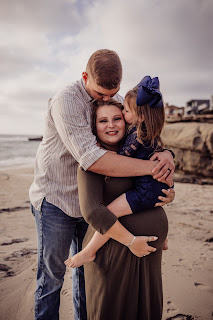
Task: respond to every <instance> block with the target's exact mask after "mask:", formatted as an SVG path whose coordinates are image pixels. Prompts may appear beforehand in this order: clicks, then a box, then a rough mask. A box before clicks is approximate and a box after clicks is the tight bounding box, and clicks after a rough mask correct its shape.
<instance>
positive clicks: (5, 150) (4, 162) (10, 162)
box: [0, 134, 40, 168]
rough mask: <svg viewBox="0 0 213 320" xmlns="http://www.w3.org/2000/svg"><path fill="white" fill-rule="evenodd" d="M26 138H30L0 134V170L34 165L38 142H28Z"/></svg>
mask: <svg viewBox="0 0 213 320" xmlns="http://www.w3.org/2000/svg"><path fill="white" fill-rule="evenodd" d="M34 137H35V136H34ZM28 138H32V136H30V135H2V134H0V168H2V167H15V166H23V165H26V166H32V165H33V164H34V161H35V155H36V152H37V149H38V146H39V143H40V141H29V140H28Z"/></svg>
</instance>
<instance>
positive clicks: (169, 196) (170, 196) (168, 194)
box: [155, 188, 175, 207]
mask: <svg viewBox="0 0 213 320" xmlns="http://www.w3.org/2000/svg"><path fill="white" fill-rule="evenodd" d="M162 192H163V193H165V195H166V197H161V196H159V197H158V199H159V200H161V201H162V202H158V203H156V204H155V207H162V206H164V205H165V204H168V203H170V202H172V201H173V200H174V198H175V190H174V189H173V188H171V189H168V190H166V189H162Z"/></svg>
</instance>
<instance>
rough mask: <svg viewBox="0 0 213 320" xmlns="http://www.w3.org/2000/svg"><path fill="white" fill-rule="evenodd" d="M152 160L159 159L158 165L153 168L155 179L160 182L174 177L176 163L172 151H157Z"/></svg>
mask: <svg viewBox="0 0 213 320" xmlns="http://www.w3.org/2000/svg"><path fill="white" fill-rule="evenodd" d="M150 160H159V163H158V164H157V166H156V167H155V168H154V169H153V170H152V173H153V178H154V179H157V180H158V181H160V182H162V181H164V180H170V179H172V176H173V173H174V169H175V165H174V160H173V157H172V155H171V152H170V151H168V150H165V151H163V152H156V153H154V154H153V156H152V157H151V158H150Z"/></svg>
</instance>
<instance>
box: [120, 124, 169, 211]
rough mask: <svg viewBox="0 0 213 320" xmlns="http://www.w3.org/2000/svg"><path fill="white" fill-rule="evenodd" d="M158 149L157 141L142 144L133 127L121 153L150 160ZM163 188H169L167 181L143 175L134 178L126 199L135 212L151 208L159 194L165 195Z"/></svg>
mask: <svg viewBox="0 0 213 320" xmlns="http://www.w3.org/2000/svg"><path fill="white" fill-rule="evenodd" d="M156 151H158V147H157V143H156V142H155V143H154V146H152V145H151V143H150V141H145V142H144V143H143V144H141V143H140V142H139V141H138V140H137V132H136V127H133V128H132V129H131V130H130V132H129V133H128V134H127V136H126V139H125V141H124V143H123V146H122V148H121V150H120V151H119V152H118V153H119V154H121V155H125V156H130V157H134V158H138V159H143V160H149V159H150V157H151V156H152V155H153V153H154V152H156ZM162 189H169V186H168V185H167V184H165V183H162V182H158V181H157V180H155V179H153V178H152V176H141V177H135V178H134V187H133V189H131V190H129V191H127V192H126V199H127V202H128V203H129V206H130V208H131V210H132V212H133V213H136V212H139V211H141V210H145V209H150V208H153V207H154V206H155V204H156V203H157V202H160V200H159V199H158V197H159V196H163V197H165V193H163V192H162V191H161V190H162Z"/></svg>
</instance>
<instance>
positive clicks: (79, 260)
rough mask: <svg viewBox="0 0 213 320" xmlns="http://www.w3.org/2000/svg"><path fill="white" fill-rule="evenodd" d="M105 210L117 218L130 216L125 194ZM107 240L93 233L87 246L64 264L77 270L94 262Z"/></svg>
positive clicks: (97, 233) (107, 238) (105, 237)
mask: <svg viewBox="0 0 213 320" xmlns="http://www.w3.org/2000/svg"><path fill="white" fill-rule="evenodd" d="M107 208H108V209H109V210H110V211H111V212H113V213H114V215H115V216H116V217H118V218H119V217H122V216H125V215H129V214H132V210H131V208H130V206H129V204H128V202H127V200H126V194H125V193H123V194H122V195H121V196H119V197H118V198H117V199H115V200H114V201H113V202H111V203H110V204H109V205H108V206H107ZM108 240H109V237H107V236H105V235H102V234H100V233H99V232H95V234H94V236H93V237H92V239H91V240H90V242H89V243H88V245H87V246H86V247H85V248H84V249H83V250H82V251H80V252H79V253H77V254H76V255H75V256H73V257H72V258H69V259H67V260H66V261H65V262H64V263H65V264H66V266H68V267H71V268H77V267H80V266H81V265H82V264H84V263H86V262H90V261H94V260H95V257H96V252H97V250H98V249H100V248H101V247H102V246H103V245H104V244H105V243H106V242H107V241H108Z"/></svg>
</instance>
